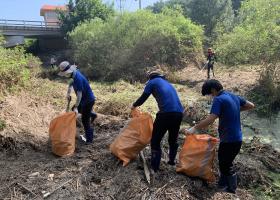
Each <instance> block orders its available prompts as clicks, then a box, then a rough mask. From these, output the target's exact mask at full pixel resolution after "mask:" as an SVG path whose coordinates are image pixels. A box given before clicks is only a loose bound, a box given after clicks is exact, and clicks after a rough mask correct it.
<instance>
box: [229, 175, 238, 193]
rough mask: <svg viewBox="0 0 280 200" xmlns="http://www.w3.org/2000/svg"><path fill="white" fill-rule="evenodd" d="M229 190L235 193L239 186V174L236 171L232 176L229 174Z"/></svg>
mask: <svg viewBox="0 0 280 200" xmlns="http://www.w3.org/2000/svg"><path fill="white" fill-rule="evenodd" d="M227 185H228V188H227V192H229V193H233V194H235V191H236V188H237V175H236V173H235V174H233V175H231V176H227Z"/></svg>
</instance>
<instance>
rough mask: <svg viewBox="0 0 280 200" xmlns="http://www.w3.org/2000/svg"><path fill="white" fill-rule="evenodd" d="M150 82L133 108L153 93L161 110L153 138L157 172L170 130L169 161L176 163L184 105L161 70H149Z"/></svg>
mask: <svg viewBox="0 0 280 200" xmlns="http://www.w3.org/2000/svg"><path fill="white" fill-rule="evenodd" d="M148 78H149V80H148V82H147V83H146V86H145V89H144V92H143V94H142V95H141V97H140V98H139V99H138V100H137V101H136V102H135V103H133V106H132V109H134V108H135V107H138V106H141V105H142V104H143V103H144V102H145V101H146V100H147V99H148V97H149V96H150V95H151V94H152V95H153V96H154V98H155V99H156V101H157V104H158V108H159V112H158V113H157V115H156V119H155V121H154V128H153V133H152V139H151V154H152V155H151V168H152V170H153V171H152V172H153V173H154V172H157V171H158V170H159V166H160V160H161V154H162V153H161V146H160V143H161V140H162V138H163V137H164V135H165V133H166V132H167V131H168V133H169V135H168V143H169V161H168V164H170V165H175V158H176V154H177V149H178V143H177V138H178V133H179V129H180V125H181V121H182V118H183V107H182V104H181V102H180V99H179V97H178V94H177V92H176V90H175V88H174V87H173V86H172V85H171V84H170V83H169V82H168V81H167V80H166V79H165V77H164V76H163V74H162V72H161V71H160V70H152V71H150V72H148Z"/></svg>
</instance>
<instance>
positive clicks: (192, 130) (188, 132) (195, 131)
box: [185, 127, 198, 134]
mask: <svg viewBox="0 0 280 200" xmlns="http://www.w3.org/2000/svg"><path fill="white" fill-rule="evenodd" d="M197 132H198V131H197V129H196V128H194V127H191V128H190V129H186V130H185V134H194V133H197Z"/></svg>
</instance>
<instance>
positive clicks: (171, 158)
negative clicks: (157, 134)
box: [167, 145, 178, 165]
mask: <svg viewBox="0 0 280 200" xmlns="http://www.w3.org/2000/svg"><path fill="white" fill-rule="evenodd" d="M177 150H178V145H177V146H176V147H173V148H170V149H169V161H168V162H167V163H168V164H169V165H175V158H176V155H177Z"/></svg>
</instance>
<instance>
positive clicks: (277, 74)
mask: <svg viewBox="0 0 280 200" xmlns="http://www.w3.org/2000/svg"><path fill="white" fill-rule="evenodd" d="M279 91H280V64H279V63H278V64H275V63H274V64H266V65H264V66H263V70H262V72H261V75H260V79H259V84H258V85H257V86H256V87H255V88H254V89H253V90H252V91H250V94H249V96H250V97H251V98H252V100H253V101H254V103H256V111H257V113H258V114H259V115H260V116H262V117H271V116H273V115H274V114H277V113H278V112H279V111H280V92H279Z"/></svg>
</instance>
